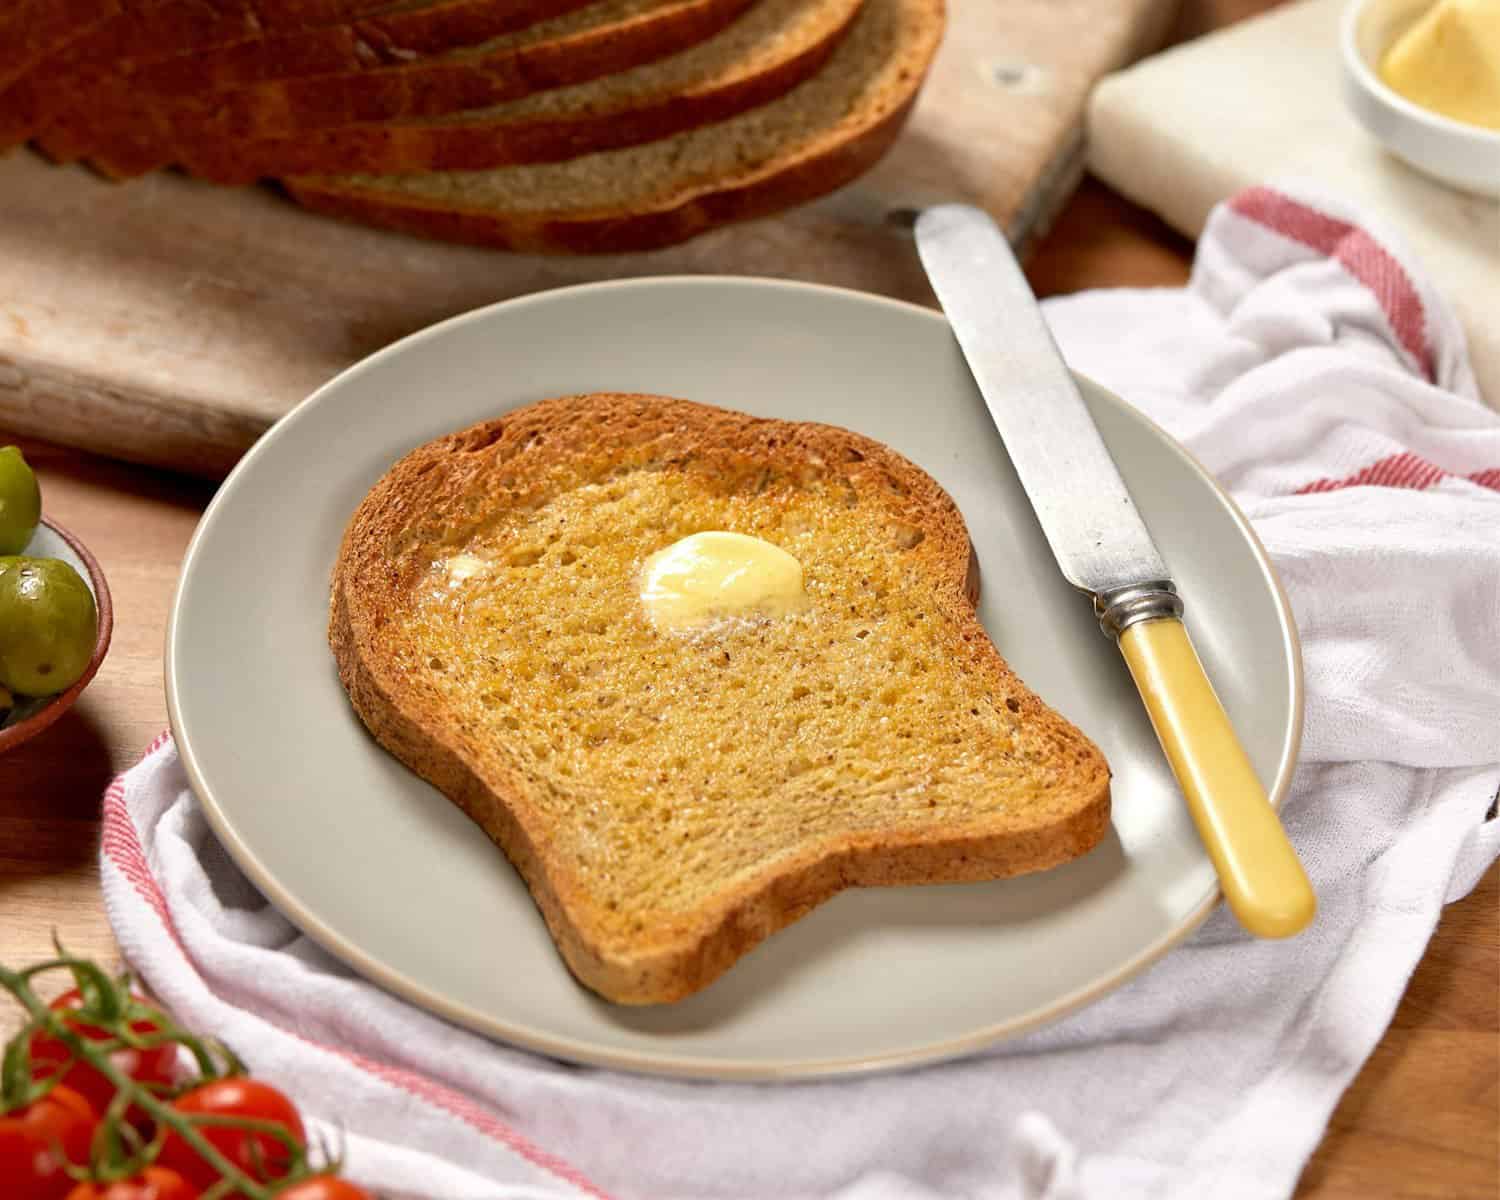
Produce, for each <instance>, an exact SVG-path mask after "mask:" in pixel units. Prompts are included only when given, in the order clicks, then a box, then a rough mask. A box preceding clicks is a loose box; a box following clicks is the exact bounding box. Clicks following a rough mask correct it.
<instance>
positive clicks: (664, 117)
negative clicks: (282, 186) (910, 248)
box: [177, 0, 863, 184]
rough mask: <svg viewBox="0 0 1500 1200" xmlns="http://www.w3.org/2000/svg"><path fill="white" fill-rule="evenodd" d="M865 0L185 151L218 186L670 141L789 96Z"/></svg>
mask: <svg viewBox="0 0 1500 1200" xmlns="http://www.w3.org/2000/svg"><path fill="white" fill-rule="evenodd" d="M862 2H863V0H761V3H759V4H757V5H756V6H755V7H754V8H752V9H751V10H750V11H749V12H748V13H747V14H745V15H744V16H743V17H741V18H740V19H739V20H738V21H736V22H735V23H734V24H733V25H731V26H730V27H729V28H728V29H726V30H725V31H724V32H723V33H720V34H718V35H716V36H715V37H712V38H710V39H709V40H708V41H706V42H702V43H700V44H699V45H697V46H694V47H692V48H691V49H688V50H684V51H682V52H681V53H680V54H675V55H673V56H671V57H670V58H665V59H662V60H660V61H659V62H654V63H648V64H646V65H645V66H641V67H636V68H635V69H634V70H631V71H625V72H622V73H620V74H618V75H609V76H606V77H605V78H603V79H596V80H592V81H591V82H589V83H583V84H578V85H576V86H574V87H571V88H555V89H553V90H551V91H546V92H539V93H537V94H536V95H535V96H528V97H526V98H524V99H522V100H517V101H513V102H511V103H510V104H502V105H495V106H492V107H490V108H484V109H476V110H471V111H468V112H463V113H457V114H455V115H453V116H450V117H434V118H425V119H420V120H413V121H396V122H384V123H380V124H364V125H348V126H344V127H343V128H340V129H329V130H318V131H312V132H308V133H304V134H300V135H298V136H296V137H285V138H273V139H264V140H261V141H250V142H230V141H226V140H225V139H213V140H212V141H208V142H198V143H194V144H193V145H191V146H188V147H181V148H180V149H179V153H178V156H177V157H178V161H179V162H181V163H182V164H183V165H184V166H185V167H186V168H187V169H188V170H189V171H190V172H192V173H193V174H195V175H199V176H203V177H205V178H208V179H212V180H214V181H215V182H217V183H226V184H234V183H251V182H253V181H254V180H256V179H258V178H260V177H263V176H274V175H288V174H296V175H300V174H307V173H311V172H317V173H319V174H343V173H347V172H357V171H364V172H379V173H392V174H396V173H404V172H411V171H428V170H450V169H462V170H477V169H483V168H486V167H496V166H507V165H510V164H514V163H525V162H546V161H551V160H557V159H564V158H570V157H573V156H575V155H578V154H585V153H591V152H594V151H598V150H605V149H612V148H615V147H619V146H628V145H634V144H637V143H640V142H646V141H652V140H654V139H656V138H662V137H668V136H671V135H672V134H674V133H678V132H680V131H682V130H684V129H691V128H693V127H695V126H698V125H703V124H708V123H711V122H713V121H722V120H726V119H728V118H729V117H731V116H734V115H735V114H737V113H739V112H743V111H744V110H745V109H748V108H753V107H755V106H756V105H758V104H765V103H768V102H769V101H771V100H774V99H775V98H776V97H778V96H780V95H782V94H784V93H785V92H786V91H788V90H789V89H790V88H792V87H794V86H796V84H798V83H800V82H802V81H803V80H804V79H806V78H807V77H808V76H810V75H811V74H812V73H813V72H814V71H816V70H817V69H818V68H819V67H821V66H822V65H823V64H824V63H825V62H826V61H827V60H828V56H829V55H830V54H832V53H833V50H834V47H835V46H836V45H837V44H838V40H839V38H840V37H842V36H843V35H844V34H845V33H846V32H848V29H849V27H850V25H851V24H852V23H853V21H854V18H855V16H856V15H857V14H858V12H859V8H860V4H861V3H862Z"/></svg>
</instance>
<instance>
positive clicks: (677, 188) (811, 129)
mask: <svg viewBox="0 0 1500 1200" xmlns="http://www.w3.org/2000/svg"><path fill="white" fill-rule="evenodd" d="M942 28H943V2H942V0H866V3H865V5H864V8H863V10H862V11H861V13H860V15H859V17H858V19H857V20H856V21H855V23H854V27H853V28H852V29H851V30H850V32H849V34H848V36H847V37H845V38H844V39H843V41H841V42H840V44H839V46H838V49H837V50H835V51H834V53H833V55H832V57H831V58H830V59H829V60H828V62H827V64H826V65H825V66H824V67H823V68H822V69H821V70H820V71H819V72H818V73H817V74H816V75H814V76H813V77H812V78H811V79H809V80H808V81H807V82H806V83H803V84H800V85H799V86H798V87H796V88H794V89H792V91H790V92H788V93H787V94H786V95H785V96H783V97H781V98H780V99H779V100H775V101H772V102H771V103H770V104H766V105H762V106H761V107H759V108H755V109H752V110H750V111H749V112H746V113H742V114H741V115H740V116H737V117H734V118H732V119H730V120H728V121H723V122H720V123H717V124H714V125H705V126H703V127H701V128H698V129H693V130H690V131H688V132H685V133H680V134H677V135H675V136H673V137H670V138H665V139H663V140H660V141H656V142H650V143H647V144H646V145H642V146H633V147H630V148H628V149H624V150H610V151H604V152H601V153H598V154H587V155H583V156H581V157H579V158H574V159H570V160H568V161H566V162H561V163H549V164H545V165H538V166H519V167H501V168H496V169H494V170H488V171H434V172H428V173H425V174H419V175H399V176H379V175H346V176H299V177H294V178H292V179H289V180H286V181H285V184H286V187H287V190H288V191H289V193H290V194H291V195H292V196H293V197H294V198H295V199H296V200H297V201H298V202H299V203H301V204H304V205H306V206H307V207H309V208H312V209H316V210H317V211H320V212H325V213H330V214H333V215H336V216H342V217H348V218H351V219H354V220H358V221H364V222H367V223H370V224H375V225H383V226H386V227H388V228H391V229H399V230H402V231H404V232H407V233H414V234H418V235H421V236H425V237H438V238H446V239H450V240H453V241H461V242H473V243H476V244H480V245H488V246H496V247H500V248H503V249H509V250H524V251H531V252H538V253H616V252H621V251H631V250H648V249H654V248H656V247H659V246H665V245H670V244H672V243H674V242H680V241H684V240H686V239H687V238H690V237H692V236H694V235H695V234H698V233H701V232H703V231H704V230H706V229H710V228H712V227H714V226H716V225H722V224H726V223H728V222H731V221H742V220H747V219H749V218H752V217H759V216H764V215H766V214H767V213H771V212H775V211H777V210H779V209H783V208H787V207H790V206H791V205H794V204H800V203H802V202H804V201H807V200H811V199H813V198H814V197H816V196H820V195H823V194H824V193H826V192H830V191H832V190H834V189H835V188H837V187H840V186H842V185H843V184H845V183H848V182H849V181H850V180H851V179H854V178H855V177H856V176H858V175H859V174H860V173H861V172H863V171H864V170H866V169H868V168H869V167H870V166H871V165H873V164H874V163H875V161H876V160H877V159H879V157H880V156H881V155H882V154H883V153H884V152H885V151H886V150H887V149H888V148H889V146H890V144H891V142H892V141H894V140H895V137H896V135H897V133H899V132H900V129H901V126H902V123H903V122H904V121H905V119H906V115H907V113H908V112H909V111H910V108H911V105H912V103H913V101H914V100H915V99H916V96H917V91H918V88H919V87H920V86H921V83H922V79H923V76H924V74H925V73H926V71H927V68H928V66H929V65H930V64H931V62H932V56H933V54H934V53H935V52H936V50H937V45H938V41H939V39H940V37H941V35H942Z"/></svg>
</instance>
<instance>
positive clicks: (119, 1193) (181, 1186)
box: [67, 1167, 198, 1200]
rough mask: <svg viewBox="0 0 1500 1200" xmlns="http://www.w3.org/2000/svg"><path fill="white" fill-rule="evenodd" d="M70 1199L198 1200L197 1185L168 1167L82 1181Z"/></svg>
mask: <svg viewBox="0 0 1500 1200" xmlns="http://www.w3.org/2000/svg"><path fill="white" fill-rule="evenodd" d="M67 1200H198V1189H197V1188H195V1187H194V1186H193V1185H192V1184H190V1183H189V1182H188V1181H187V1180H185V1179H184V1178H183V1177H182V1176H181V1175H179V1174H178V1173H177V1172H176V1171H173V1170H170V1169H169V1168H167V1167H146V1168H144V1169H143V1170H142V1171H141V1173H140V1174H139V1175H132V1176H131V1177H130V1178H129V1179H121V1180H119V1181H117V1182H115V1183H80V1184H76V1185H74V1188H73V1190H72V1191H71V1192H69V1193H68V1195H67Z"/></svg>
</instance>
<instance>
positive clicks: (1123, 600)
mask: <svg viewBox="0 0 1500 1200" xmlns="http://www.w3.org/2000/svg"><path fill="white" fill-rule="evenodd" d="M1094 612H1095V614H1096V615H1097V616H1098V618H1099V628H1101V629H1102V630H1104V632H1105V635H1106V636H1108V637H1111V638H1115V639H1118V638H1119V636H1120V635H1121V634H1122V633H1124V632H1125V631H1126V630H1127V629H1129V628H1130V626H1132V625H1134V624H1135V623H1136V622H1137V621H1155V620H1159V619H1160V618H1162V617H1180V616H1182V597H1181V596H1179V595H1178V594H1177V589H1176V588H1175V587H1173V586H1172V581H1171V580H1170V579H1153V580H1150V581H1149V582H1147V583H1132V584H1128V585H1126V586H1125V587H1118V588H1110V590H1109V591H1107V592H1100V593H1098V595H1096V596H1095V597H1094Z"/></svg>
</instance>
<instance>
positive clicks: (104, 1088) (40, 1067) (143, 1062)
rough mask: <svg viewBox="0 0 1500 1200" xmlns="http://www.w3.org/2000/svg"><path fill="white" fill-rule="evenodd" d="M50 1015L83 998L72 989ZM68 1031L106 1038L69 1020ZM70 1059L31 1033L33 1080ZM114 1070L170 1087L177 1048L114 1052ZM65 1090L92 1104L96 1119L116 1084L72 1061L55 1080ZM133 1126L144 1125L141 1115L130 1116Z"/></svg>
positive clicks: (147, 1028)
mask: <svg viewBox="0 0 1500 1200" xmlns="http://www.w3.org/2000/svg"><path fill="white" fill-rule="evenodd" d="M132 999H135V1000H141V1002H142V1003H149V1001H145V1000H143V999H142V997H139V996H134V997H132ZM49 1007H50V1008H51V1009H52V1011H53V1012H72V1011H73V1010H75V1009H79V1008H82V1007H83V996H82V995H81V994H80V993H79V992H78V990H77V989H76V988H75V989H74V990H73V991H70V992H64V993H63V994H62V995H61V996H59V997H58V998H57V999H56V1000H54V1001H53V1002H52V1003H51V1005H50V1006H49ZM67 1024H68V1028H70V1029H71V1030H72V1031H73V1032H74V1033H76V1034H78V1036H79V1037H83V1038H87V1039H88V1040H90V1041H101V1040H103V1039H105V1038H106V1037H107V1036H108V1035H107V1034H106V1033H105V1032H104V1030H102V1029H100V1028H99V1027H98V1026H97V1025H88V1024H85V1023H84V1022H82V1021H71V1020H70V1021H68V1023H67ZM158 1028H159V1027H158V1026H157V1024H156V1022H154V1021H148V1020H144V1019H143V1020H139V1021H132V1022H131V1023H130V1030H131V1032H132V1033H155V1032H156V1031H157V1029H158ZM69 1057H71V1055H70V1052H69V1050H68V1048H67V1047H66V1046H64V1045H63V1044H62V1043H61V1042H60V1041H58V1040H57V1039H56V1038H54V1037H52V1036H51V1035H50V1034H46V1033H38V1034H34V1035H33V1036H32V1039H31V1074H32V1078H34V1079H41V1078H43V1077H45V1076H50V1075H52V1074H54V1073H55V1072H56V1071H57V1070H58V1069H59V1068H60V1067H61V1066H62V1064H63V1063H65V1062H67V1061H68V1059H69ZM109 1060H110V1062H112V1063H113V1064H114V1065H115V1066H116V1067H117V1068H119V1069H120V1070H121V1071H122V1072H124V1073H125V1074H126V1075H129V1076H130V1078H132V1079H134V1080H135V1081H136V1082H137V1083H147V1084H160V1085H162V1086H163V1087H170V1086H171V1084H172V1067H173V1064H174V1063H175V1062H176V1061H177V1048H176V1047H175V1046H172V1045H166V1046H156V1047H153V1048H152V1049H150V1050H130V1049H123V1050H116V1051H114V1052H112V1053H111V1054H110V1056H109ZM58 1082H59V1083H61V1084H63V1085H64V1086H65V1087H70V1088H72V1089H73V1090H74V1091H75V1092H77V1093H78V1094H79V1095H80V1096H82V1097H83V1098H84V1099H85V1100H87V1101H88V1102H89V1103H90V1104H91V1105H93V1106H94V1112H95V1114H96V1115H98V1116H101V1117H102V1116H103V1115H104V1110H105V1109H107V1108H108V1107H109V1102H110V1101H111V1100H113V1099H114V1096H115V1085H114V1084H112V1083H110V1081H109V1080H108V1079H106V1078H104V1076H103V1075H101V1074H99V1072H98V1071H96V1070H94V1068H93V1067H91V1066H89V1065H88V1063H86V1062H83V1061H81V1060H80V1061H75V1062H74V1063H73V1064H72V1065H71V1066H70V1067H68V1068H67V1070H65V1071H64V1072H63V1074H62V1078H61V1079H60V1080H59V1081H58ZM131 1121H132V1123H133V1124H137V1125H142V1124H144V1123H145V1117H144V1114H140V1113H132V1114H131Z"/></svg>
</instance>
